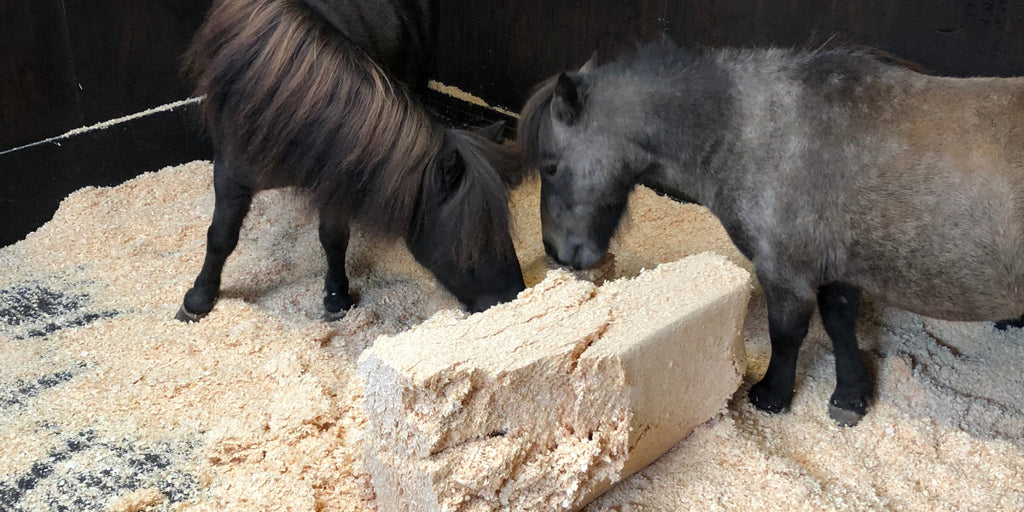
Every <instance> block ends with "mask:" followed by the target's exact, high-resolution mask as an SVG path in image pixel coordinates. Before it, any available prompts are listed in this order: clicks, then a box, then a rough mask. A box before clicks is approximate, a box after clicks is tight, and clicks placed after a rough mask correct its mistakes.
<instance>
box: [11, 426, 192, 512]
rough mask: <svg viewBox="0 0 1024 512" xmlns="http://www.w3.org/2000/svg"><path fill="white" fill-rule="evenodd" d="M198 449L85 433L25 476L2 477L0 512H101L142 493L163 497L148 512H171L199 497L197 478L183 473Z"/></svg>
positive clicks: (187, 443)
mask: <svg viewBox="0 0 1024 512" xmlns="http://www.w3.org/2000/svg"><path fill="white" fill-rule="evenodd" d="M198 445H199V441H198V440H196V439H188V440H182V439H169V440H162V441H158V442H155V443H141V442H138V441H134V440H130V439H122V440H120V441H114V442H107V441H103V440H101V439H99V436H98V435H97V434H96V433H95V432H92V431H89V430H85V431H82V432H79V433H77V434H74V435H71V436H69V437H67V438H65V439H63V440H62V441H60V442H58V443H57V446H55V447H54V448H52V449H51V450H50V451H49V453H48V454H47V456H46V457H45V458H44V459H41V460H38V461H36V462H35V463H33V464H32V465H31V466H30V467H29V468H27V469H26V470H25V471H23V472H22V473H20V474H13V475H6V476H3V477H0V511H3V512H28V511H38V510H40V507H43V508H42V509H43V510H48V511H53V512H62V511H68V512H72V511H74V512H93V511H96V512H101V511H105V510H107V508H108V506H109V502H110V501H111V500H112V499H114V498H117V497H119V496H123V495H125V494H128V493H131V492H134V491H137V490H139V489H154V490H156V491H158V492H160V493H161V494H162V495H163V496H164V500H163V501H162V502H161V503H160V504H159V505H157V506H155V507H153V508H150V509H147V510H155V511H167V510H171V509H172V508H173V506H174V505H175V504H176V503H181V502H184V501H188V500H190V499H193V498H195V497H196V496H197V495H198V493H199V478H198V476H196V475H195V474H193V473H192V472H189V471H188V470H187V468H184V467H182V466H184V465H185V464H190V463H191V462H192V459H193V453H194V452H195V450H196V448H197V447H198Z"/></svg>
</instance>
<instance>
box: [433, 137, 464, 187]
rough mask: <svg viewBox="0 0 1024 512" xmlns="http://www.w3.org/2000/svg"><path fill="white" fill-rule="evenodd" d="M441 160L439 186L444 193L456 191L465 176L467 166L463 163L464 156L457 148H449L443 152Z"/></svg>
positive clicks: (438, 169)
mask: <svg viewBox="0 0 1024 512" xmlns="http://www.w3.org/2000/svg"><path fill="white" fill-rule="evenodd" d="M439 159H440V160H439V165H438V166H437V171H438V173H439V174H438V180H437V185H438V186H440V187H441V191H442V192H443V193H448V192H451V191H454V190H455V189H456V188H457V187H458V186H459V182H460V181H462V176H463V174H465V169H466V166H465V164H464V163H463V161H462V155H460V154H459V151H458V150H457V149H456V148H455V146H448V147H445V148H444V149H442V150H441V154H440V155H439Z"/></svg>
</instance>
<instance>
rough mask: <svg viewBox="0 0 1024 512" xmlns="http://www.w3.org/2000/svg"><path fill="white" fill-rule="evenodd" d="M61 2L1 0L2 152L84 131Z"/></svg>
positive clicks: (0, 89) (0, 146) (0, 90)
mask: <svg viewBox="0 0 1024 512" xmlns="http://www.w3.org/2000/svg"><path fill="white" fill-rule="evenodd" d="M81 124H82V112H81V109H79V108H78V88H77V85H76V84H75V81H74V65H73V63H72V54H71V47H70V45H69V43H68V34H67V29H66V23H65V18H64V6H63V2H62V1H61V0H0V151H2V150H4V149H7V148H10V147H15V146H20V145H23V144H27V143H29V142H33V141H36V140H39V139H41V138H45V137H47V136H49V135H50V134H53V133H54V132H60V131H62V130H69V129H71V128H74V127H77V126H81Z"/></svg>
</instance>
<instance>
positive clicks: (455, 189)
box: [422, 130, 521, 264]
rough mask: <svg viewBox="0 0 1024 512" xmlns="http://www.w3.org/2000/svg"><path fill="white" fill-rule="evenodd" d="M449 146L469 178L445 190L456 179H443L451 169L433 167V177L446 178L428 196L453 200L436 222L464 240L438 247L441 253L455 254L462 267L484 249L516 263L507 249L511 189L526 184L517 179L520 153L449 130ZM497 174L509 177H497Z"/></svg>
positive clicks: (434, 179)
mask: <svg viewBox="0 0 1024 512" xmlns="http://www.w3.org/2000/svg"><path fill="white" fill-rule="evenodd" d="M445 145H446V146H447V147H448V148H451V149H454V150H455V151H456V152H457V153H458V155H459V156H460V157H461V159H462V164H463V167H464V172H463V174H462V175H461V176H460V177H459V179H458V183H457V184H456V185H454V186H451V185H441V184H443V183H445V182H446V181H447V180H448V179H449V178H450V177H449V176H444V175H443V174H444V173H446V172H450V169H445V168H444V166H435V167H432V168H431V170H430V171H429V172H430V173H437V174H440V175H432V176H430V177H429V178H428V179H427V180H426V182H428V183H430V184H431V185H428V186H426V187H425V188H424V190H423V196H435V195H436V196H441V195H447V197H448V200H447V201H446V202H445V204H444V206H443V207H442V208H441V211H440V212H438V214H437V218H436V219H435V221H436V222H439V223H441V225H443V226H446V227H447V228H448V230H449V231H450V232H452V233H458V234H459V235H458V236H457V240H455V243H454V244H453V245H451V246H442V245H438V246H437V247H436V249H435V251H438V252H440V251H454V254H453V257H454V258H456V260H457V261H460V262H462V263H465V264H471V263H474V262H475V261H476V257H477V255H478V253H479V250H480V248H484V247H486V248H488V249H489V250H488V252H490V253H497V254H498V255H499V256H501V257H504V258H506V259H507V260H508V261H511V260H512V259H514V258H515V257H516V255H515V253H514V252H513V251H505V250H504V249H506V248H507V247H506V245H505V240H506V238H505V237H506V236H507V234H508V232H509V229H510V223H511V213H510V211H509V207H508V187H509V186H510V185H515V184H517V183H518V180H519V179H520V177H519V176H518V175H516V174H514V173H513V171H517V170H519V169H520V168H521V164H520V160H519V153H518V151H517V150H516V149H515V148H513V147H512V146H509V145H502V144H496V143H494V142H492V141H490V140H488V139H486V138H485V137H483V136H481V135H480V134H477V133H474V132H470V131H465V130H446V131H445ZM495 168H496V169H499V170H501V171H503V172H501V173H499V172H496V171H495ZM432 187H439V188H432ZM422 200H424V201H426V200H429V198H428V197H423V198H422Z"/></svg>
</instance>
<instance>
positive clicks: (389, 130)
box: [186, 0, 443, 232]
mask: <svg viewBox="0 0 1024 512" xmlns="http://www.w3.org/2000/svg"><path fill="white" fill-rule="evenodd" d="M186 59H187V64H186V69H187V70H188V71H189V72H190V74H191V75H192V78H193V80H194V81H195V83H196V93H197V95H205V96H206V99H205V101H204V102H203V117H204V120H205V124H206V125H207V128H208V129H209V131H210V134H211V136H212V137H213V139H214V142H215V144H216V145H217V147H218V149H219V151H220V152H221V153H222V155H223V156H224V157H225V158H227V159H228V160H231V161H235V162H240V163H244V165H245V172H247V173H252V174H253V177H254V178H255V180H256V183H257V185H259V186H261V187H263V186H282V185H294V186H300V187H305V188H308V189H310V190H311V191H312V192H313V197H314V200H315V201H317V202H318V203H319V205H320V206H325V205H332V206H333V207H344V208H346V209H347V210H349V211H347V212H342V213H348V214H349V215H351V216H354V217H361V218H370V219H373V220H374V222H373V224H374V225H372V226H368V227H372V228H377V229H380V230H383V231H391V232H396V231H398V232H401V231H402V230H404V229H407V228H408V226H409V222H410V221H411V218H412V215H413V214H414V212H415V207H416V204H415V203H416V198H417V195H418V193H419V188H420V185H421V180H422V179H423V175H424V172H425V170H426V169H427V168H428V167H429V166H430V165H431V163H432V162H433V159H434V157H435V155H436V154H437V153H438V152H439V151H440V148H441V144H442V143H443V133H442V129H441V128H440V127H438V126H436V125H435V124H434V123H433V122H432V121H431V119H430V118H429V117H428V115H427V114H426V112H425V111H423V109H422V108H421V107H420V106H419V104H417V103H416V102H415V101H414V100H413V99H412V98H411V96H410V95H409V93H408V91H407V90H406V89H405V87H404V86H402V85H401V84H400V83H398V82H396V81H394V80H392V79H391V77H389V76H388V75H387V74H386V73H385V72H384V70H382V69H381V68H380V66H378V65H377V64H376V63H375V62H374V60H373V59H372V58H371V56H369V55H367V54H366V53H365V52H364V51H363V50H361V49H360V48H358V47H356V46H355V45H353V44H352V43H351V42H350V41H348V40H347V39H346V37H345V36H344V35H343V34H340V33H339V32H338V30H337V29H336V28H335V27H334V26H333V25H331V24H330V23H328V22H327V21H326V20H325V19H323V18H322V17H321V16H320V15H318V14H317V13H316V12H315V11H314V10H313V9H311V8H310V7H309V6H308V5H307V4H306V3H305V2H302V1H300V0H230V1H226V0H220V1H217V2H215V5H214V6H213V8H212V9H211V11H210V13H209V15H208V17H207V19H206V21H205V22H204V24H203V26H202V27H201V28H200V30H199V32H198V33H197V35H196V37H195V39H194V41H193V43H192V46H191V48H190V50H189V53H188V54H187V56H186ZM382 223H383V224H385V225H382Z"/></svg>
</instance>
